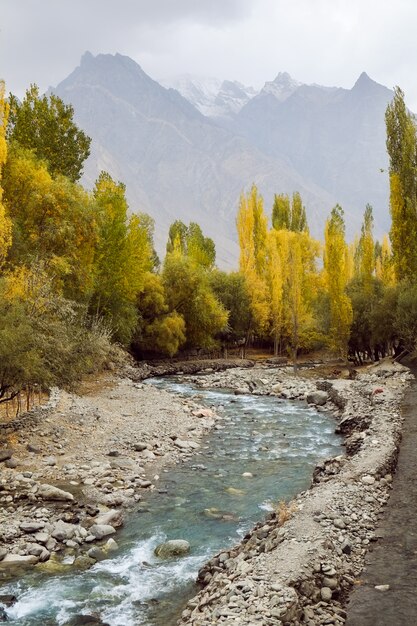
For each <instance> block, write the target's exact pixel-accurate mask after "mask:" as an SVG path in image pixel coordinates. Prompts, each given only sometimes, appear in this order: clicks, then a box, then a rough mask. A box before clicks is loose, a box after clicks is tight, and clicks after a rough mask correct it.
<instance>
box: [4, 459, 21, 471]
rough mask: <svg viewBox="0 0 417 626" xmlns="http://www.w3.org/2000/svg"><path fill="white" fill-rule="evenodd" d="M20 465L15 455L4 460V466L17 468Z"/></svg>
mask: <svg viewBox="0 0 417 626" xmlns="http://www.w3.org/2000/svg"><path fill="white" fill-rule="evenodd" d="M18 465H19V462H18V461H17V460H16V459H14V458H13V457H12V458H11V459H6V461H5V462H4V467H7V468H8V469H15V468H16V467H17V466H18Z"/></svg>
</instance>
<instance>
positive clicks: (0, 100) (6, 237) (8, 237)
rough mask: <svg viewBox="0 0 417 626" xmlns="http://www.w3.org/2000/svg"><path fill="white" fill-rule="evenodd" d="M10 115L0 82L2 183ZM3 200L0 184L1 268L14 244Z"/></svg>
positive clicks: (0, 163)
mask: <svg viewBox="0 0 417 626" xmlns="http://www.w3.org/2000/svg"><path fill="white" fill-rule="evenodd" d="M8 114H9V107H8V104H7V102H6V98H5V86H4V82H3V81H0V181H1V175H2V170H3V166H4V164H5V162H6V159H7V142H6V129H7V118H8ZM2 200H3V188H2V186H1V183H0V268H1V266H2V265H3V263H4V261H5V259H6V255H7V251H8V249H9V248H10V245H11V243H12V223H11V220H10V218H9V217H8V216H7V215H6V210H5V207H4V204H3V201H2Z"/></svg>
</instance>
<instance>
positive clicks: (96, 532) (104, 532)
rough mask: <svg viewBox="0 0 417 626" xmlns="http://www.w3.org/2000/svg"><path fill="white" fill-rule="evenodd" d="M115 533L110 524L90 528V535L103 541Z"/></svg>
mask: <svg viewBox="0 0 417 626" xmlns="http://www.w3.org/2000/svg"><path fill="white" fill-rule="evenodd" d="M115 532H116V530H115V528H114V527H113V526H111V525H110V524H93V526H91V528H90V534H91V535H93V536H94V537H95V538H96V539H103V538H104V537H108V536H109V535H114V533H115Z"/></svg>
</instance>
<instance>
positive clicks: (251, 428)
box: [1, 378, 340, 626]
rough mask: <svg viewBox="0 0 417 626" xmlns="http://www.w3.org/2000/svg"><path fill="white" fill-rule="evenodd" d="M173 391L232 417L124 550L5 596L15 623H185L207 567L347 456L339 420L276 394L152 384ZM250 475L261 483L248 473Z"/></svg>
mask: <svg viewBox="0 0 417 626" xmlns="http://www.w3.org/2000/svg"><path fill="white" fill-rule="evenodd" d="M150 382H151V383H152V384H155V385H157V386H159V387H162V388H165V389H167V390H169V391H172V392H173V393H177V394H183V395H186V396H190V395H196V393H198V395H199V398H200V401H201V402H204V403H205V404H207V405H209V406H215V407H217V408H218V411H219V413H220V415H222V417H223V419H222V420H221V421H219V422H218V426H217V429H214V430H213V431H212V432H211V433H210V434H209V435H207V437H206V438H205V439H204V440H203V442H202V444H201V448H200V449H199V450H198V451H197V453H196V454H195V455H194V456H193V458H192V459H191V460H188V461H186V462H184V463H182V464H179V465H178V466H175V467H174V468H173V469H171V470H169V471H167V472H165V473H163V474H162V475H161V478H160V481H159V482H158V483H157V486H158V489H157V490H156V491H155V492H153V493H151V494H149V496H147V497H146V501H145V502H143V503H141V504H140V505H139V506H138V508H137V510H136V511H135V512H134V513H133V514H131V515H130V517H129V521H128V523H127V524H126V525H125V527H124V528H123V530H122V531H121V532H120V533H119V534H118V535H117V542H118V544H119V547H120V549H119V551H118V552H117V553H115V556H114V557H113V558H111V559H108V560H105V561H102V562H100V563H97V564H96V565H95V566H94V567H93V568H92V569H90V570H88V571H86V572H75V571H72V572H71V573H68V574H64V575H55V576H51V575H49V576H47V575H45V574H29V575H27V576H26V577H24V578H23V579H21V580H20V581H19V582H17V583H13V584H10V585H8V586H5V587H3V589H2V590H1V593H15V595H16V596H17V597H18V602H17V603H16V604H15V605H14V606H13V607H11V608H10V609H8V617H9V620H10V621H9V622H8V623H9V624H13V625H17V624H19V625H20V626H39V625H42V626H55V625H62V624H65V623H66V622H67V621H68V620H69V619H71V618H72V617H73V616H75V615H77V614H80V613H86V614H90V615H91V614H95V615H99V616H100V617H101V619H102V620H103V621H104V622H106V623H108V624H110V625H111V626H133V625H135V626H136V625H138V624H144V625H155V626H169V625H170V624H175V623H176V620H177V619H178V616H179V614H180V612H181V610H182V607H183V606H184V604H185V603H186V602H187V600H188V599H189V598H190V597H191V596H192V595H194V594H195V593H196V591H197V588H196V586H195V584H194V582H193V581H194V580H195V577H196V574H197V571H198V569H199V567H200V566H201V565H202V564H203V563H204V562H205V561H206V560H208V559H209V558H210V557H211V556H212V555H213V554H214V553H215V552H216V551H218V550H220V549H221V548H226V547H228V546H231V545H233V544H234V543H236V542H238V541H239V540H240V538H241V537H242V536H243V535H244V534H245V533H246V532H247V531H248V530H249V529H250V528H251V527H252V526H253V525H254V523H255V522H256V521H257V520H259V519H260V518H262V517H263V516H264V515H265V511H268V510H272V507H273V505H274V504H276V503H277V502H278V501H280V500H288V499H290V498H291V497H293V496H294V495H295V494H297V493H298V492H300V491H302V490H304V489H306V488H307V487H308V485H309V483H310V480H311V474H312V469H313V467H314V465H315V464H316V463H317V461H318V460H319V459H321V458H324V457H329V456H334V455H337V454H339V453H340V440H339V438H338V437H337V436H336V435H335V434H334V422H333V419H332V418H331V417H330V416H329V415H326V414H324V413H317V412H316V411H315V410H314V408H311V407H308V406H306V405H305V404H303V403H296V402H289V401H283V400H279V399H277V398H276V397H272V396H251V395H247V396H246V395H239V396H235V395H234V394H232V393H230V392H228V391H226V390H225V391H221V390H204V391H200V390H198V392H196V390H195V389H194V388H193V387H192V386H191V385H188V384H184V383H182V382H181V381H180V379H175V378H169V379H155V380H153V381H150ZM244 472H250V473H251V474H252V475H253V477H252V478H244V477H242V474H243V473H244ZM166 539H186V540H187V541H188V542H189V543H190V544H191V552H190V554H189V555H188V556H186V557H182V558H179V559H175V560H171V561H161V560H160V559H158V558H157V557H155V556H154V554H153V550H154V548H155V546H157V545H158V544H159V543H161V542H162V541H164V540H166Z"/></svg>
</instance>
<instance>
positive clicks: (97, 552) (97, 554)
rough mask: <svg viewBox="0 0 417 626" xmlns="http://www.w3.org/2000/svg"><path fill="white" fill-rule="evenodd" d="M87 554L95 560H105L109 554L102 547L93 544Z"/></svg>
mask: <svg viewBox="0 0 417 626" xmlns="http://www.w3.org/2000/svg"><path fill="white" fill-rule="evenodd" d="M87 556H88V557H89V558H90V559H94V560H95V561H104V559H106V558H107V554H105V553H104V551H103V550H102V549H101V548H98V547H97V546H93V547H92V548H90V549H89V550H88V551H87Z"/></svg>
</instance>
